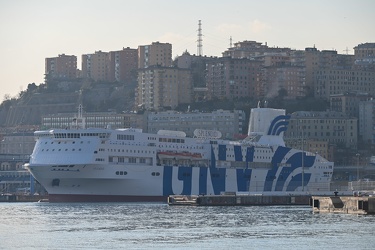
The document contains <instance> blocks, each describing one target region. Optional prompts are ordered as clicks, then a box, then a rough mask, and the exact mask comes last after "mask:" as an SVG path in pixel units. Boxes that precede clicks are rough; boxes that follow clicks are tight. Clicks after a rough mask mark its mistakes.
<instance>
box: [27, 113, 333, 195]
mask: <svg viewBox="0 0 375 250" xmlns="http://www.w3.org/2000/svg"><path fill="white" fill-rule="evenodd" d="M78 118H79V119H81V120H82V119H83V118H82V116H79V117H78ZM288 119H289V117H288V116H286V115H285V110H280V109H270V108H255V109H252V111H251V118H250V122H249V135H248V137H247V138H246V139H245V140H243V141H229V140H222V139H220V138H219V137H220V132H218V131H207V130H197V131H195V133H194V134H195V137H194V138H188V137H186V135H185V133H184V132H180V131H159V132H158V133H157V134H150V133H143V132H142V130H141V129H132V128H128V129H116V130H111V129H98V128H96V129H86V128H78V127H79V126H76V127H77V128H72V129H52V130H47V131H37V132H35V138H36V145H35V148H34V151H33V153H32V155H31V157H30V162H29V163H28V164H26V167H27V168H28V169H29V170H30V172H31V173H32V175H33V176H34V177H35V178H36V179H37V180H38V181H39V182H40V183H41V184H42V185H43V186H44V187H45V189H46V190H47V191H48V193H49V199H50V201H165V202H166V197H168V196H169V195H176V194H182V195H198V194H220V193H223V192H246V193H257V194H267V193H269V194H275V193H280V194H288V193H298V192H309V193H312V194H314V193H321V192H324V191H327V192H328V191H329V184H330V181H331V177H332V172H333V163H332V162H328V161H327V160H325V159H324V158H322V157H321V156H319V155H317V154H311V153H308V152H304V151H301V150H297V149H292V148H288V147H285V144H284V141H283V138H282V134H283V131H285V129H286V126H287V123H288Z"/></svg>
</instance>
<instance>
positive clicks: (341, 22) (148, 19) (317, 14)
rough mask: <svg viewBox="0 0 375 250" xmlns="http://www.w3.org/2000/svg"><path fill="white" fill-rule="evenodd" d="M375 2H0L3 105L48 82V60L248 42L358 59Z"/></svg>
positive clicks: (373, 28) (370, 37) (372, 38)
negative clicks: (161, 45)
mask: <svg viewBox="0 0 375 250" xmlns="http://www.w3.org/2000/svg"><path fill="white" fill-rule="evenodd" d="M374 11H375V0H314V1H303V0H262V1H260V0H256V1H252V0H237V1H236V0H233V1H228V0H226V1H223V0H190V1H179V0H149V1H146V0H133V1H128V0H102V1H100V0H59V1H57V0H56V1H55V0H0V55H1V58H0V86H1V88H0V102H2V101H3V98H4V96H5V95H6V94H8V95H10V96H11V97H13V96H16V95H17V94H18V93H19V92H20V91H21V90H25V89H26V88H27V85H28V84H29V83H32V82H35V83H36V84H37V85H39V84H40V83H42V82H43V81H44V66H45V65H44V63H45V58H46V57H57V56H58V55H59V54H62V53H65V54H67V55H76V56H77V59H78V65H77V66H78V68H79V69H80V68H81V55H82V54H90V53H94V52H95V51H97V50H102V51H116V50H121V49H122V48H123V47H130V48H137V47H138V45H147V44H151V43H152V42H156V41H159V42H168V43H171V44H172V50H173V57H174V56H177V55H181V54H182V52H183V51H185V50H188V51H189V52H190V53H191V54H196V53H197V42H196V41H197V30H198V20H202V33H203V54H205V55H207V56H221V52H223V51H224V50H226V49H227V48H228V47H229V44H230V41H229V39H230V37H231V36H232V39H233V43H235V42H238V41H244V40H251V41H258V42H262V43H265V42H267V44H268V46H272V47H273V46H279V47H290V48H293V49H304V48H305V47H312V46H314V45H315V46H316V47H317V48H318V49H319V50H323V49H335V50H337V51H338V53H346V51H345V50H346V48H348V50H349V51H348V53H349V54H353V53H354V51H353V47H354V46H356V45H358V44H360V43H365V42H375V12H374Z"/></svg>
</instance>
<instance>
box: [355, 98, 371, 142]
mask: <svg viewBox="0 0 375 250" xmlns="http://www.w3.org/2000/svg"><path fill="white" fill-rule="evenodd" d="M374 124H375V100H367V101H363V102H360V103H359V135H360V137H361V139H362V141H363V142H366V143H370V144H375V126H374Z"/></svg>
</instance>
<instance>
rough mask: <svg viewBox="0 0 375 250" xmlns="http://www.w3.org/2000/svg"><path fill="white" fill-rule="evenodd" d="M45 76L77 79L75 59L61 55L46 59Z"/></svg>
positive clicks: (74, 57)
mask: <svg viewBox="0 0 375 250" xmlns="http://www.w3.org/2000/svg"><path fill="white" fill-rule="evenodd" d="M45 74H46V75H49V76H50V77H52V78H60V79H74V78H77V57H76V56H74V55H72V56H69V55H65V54H61V55H59V56H58V57H51V58H46V61H45Z"/></svg>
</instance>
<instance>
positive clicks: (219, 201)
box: [168, 194, 311, 206]
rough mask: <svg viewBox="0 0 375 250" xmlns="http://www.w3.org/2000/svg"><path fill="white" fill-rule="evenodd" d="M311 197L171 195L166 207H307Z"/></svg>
mask: <svg viewBox="0 0 375 250" xmlns="http://www.w3.org/2000/svg"><path fill="white" fill-rule="evenodd" d="M310 199H311V196H306V195H300V196H278V195H275V196H268V195H267V196H266V195H238V194H237V195H236V194H223V195H194V196H187V195H171V196H169V197H168V205H183V206H271V205H309V201H310Z"/></svg>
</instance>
